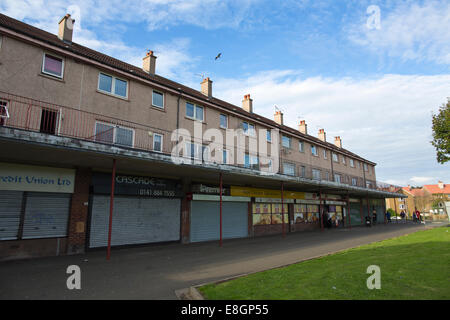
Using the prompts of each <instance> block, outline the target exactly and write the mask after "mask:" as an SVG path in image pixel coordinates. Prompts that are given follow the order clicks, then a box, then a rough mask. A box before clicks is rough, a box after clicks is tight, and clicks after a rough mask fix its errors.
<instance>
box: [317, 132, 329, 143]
mask: <svg viewBox="0 0 450 320" xmlns="http://www.w3.org/2000/svg"><path fill="white" fill-rule="evenodd" d="M319 139H320V140H322V141H323V142H326V141H327V134H326V133H325V130H324V129H319Z"/></svg>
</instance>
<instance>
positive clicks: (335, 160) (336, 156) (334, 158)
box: [332, 152, 339, 162]
mask: <svg viewBox="0 0 450 320" xmlns="http://www.w3.org/2000/svg"><path fill="white" fill-rule="evenodd" d="M332 157H333V161H334V162H339V157H338V155H337V154H336V153H334V152H333V155H332Z"/></svg>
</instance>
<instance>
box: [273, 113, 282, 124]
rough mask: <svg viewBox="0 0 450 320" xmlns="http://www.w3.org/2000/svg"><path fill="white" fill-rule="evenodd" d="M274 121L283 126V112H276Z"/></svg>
mask: <svg viewBox="0 0 450 320" xmlns="http://www.w3.org/2000/svg"><path fill="white" fill-rule="evenodd" d="M274 120H275V122H276V123H278V124H280V125H283V112H281V111H280V110H277V111H275V115H274Z"/></svg>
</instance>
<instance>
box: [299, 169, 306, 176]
mask: <svg viewBox="0 0 450 320" xmlns="http://www.w3.org/2000/svg"><path fill="white" fill-rule="evenodd" d="M300 170H301V171H300V174H301V177H302V178H306V167H305V166H301V167H300Z"/></svg>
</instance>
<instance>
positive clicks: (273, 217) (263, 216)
mask: <svg viewBox="0 0 450 320" xmlns="http://www.w3.org/2000/svg"><path fill="white" fill-rule="evenodd" d="M252 207H253V210H252V216H253V217H252V220H253V225H270V224H281V223H283V220H284V223H289V213H288V211H289V210H288V209H289V207H288V204H287V203H285V204H284V206H283V207H282V206H281V203H254V204H253V206H252ZM283 213H284V217H283V216H282V214H283Z"/></svg>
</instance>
